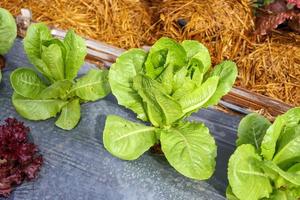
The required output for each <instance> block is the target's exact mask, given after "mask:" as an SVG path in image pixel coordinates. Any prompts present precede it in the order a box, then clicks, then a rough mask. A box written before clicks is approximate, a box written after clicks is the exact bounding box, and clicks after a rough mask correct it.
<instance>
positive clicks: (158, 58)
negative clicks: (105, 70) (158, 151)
mask: <svg viewBox="0 0 300 200" xmlns="http://www.w3.org/2000/svg"><path fill="white" fill-rule="evenodd" d="M236 76H237V68H236V65H235V63H233V62H231V61H224V62H222V63H220V64H219V65H217V66H215V68H214V69H212V68H211V58H210V55H209V52H208V50H207V48H206V47H205V46H204V45H202V44H201V43H199V42H197V41H190V40H186V41H183V42H182V43H181V44H179V43H177V42H175V41H173V40H171V39H169V38H161V39H160V40H158V41H157V42H156V43H155V44H154V45H153V46H152V48H151V49H150V51H149V52H148V53H146V52H145V51H144V50H142V49H131V50H129V51H127V52H125V53H123V54H122V55H121V56H120V57H119V58H118V59H117V61H116V63H114V64H113V65H112V66H111V68H110V70H109V82H110V86H111V90H112V93H113V94H114V96H115V97H116V98H117V100H118V103H119V104H120V105H122V106H125V107H126V108H128V109H131V110H132V111H133V112H135V113H136V114H137V117H138V118H139V119H141V120H143V121H145V122H150V123H151V125H150V126H148V125H144V124H141V123H136V122H131V121H128V120H125V119H122V118H121V117H118V116H114V115H113V116H108V117H107V119H106V124H105V128H104V133H103V142H104V146H105V148H106V149H107V150H108V151H109V152H110V153H111V154H113V155H114V156H116V157H119V158H121V159H124V160H134V159H137V158H138V157H140V156H141V155H142V154H143V153H144V152H145V151H147V150H148V149H149V148H150V147H151V146H153V145H154V144H158V143H160V144H161V148H162V151H163V152H164V154H165V156H166V158H167V160H168V161H169V163H170V164H171V165H172V166H173V167H174V168H175V169H176V170H177V171H178V172H180V173H181V174H183V175H185V176H187V177H190V178H193V179H208V178H209V177H210V176H211V175H212V173H213V172H214V168H215V157H216V149H217V148H216V145H215V140H214V138H213V137H212V136H211V135H210V133H209V130H208V128H207V127H206V126H205V125H204V124H203V123H199V122H188V121H186V120H185V118H187V117H188V116H190V115H191V114H192V113H193V112H196V111H198V110H199V109H201V108H205V107H208V106H210V105H214V104H217V103H218V101H219V100H220V98H221V97H222V96H223V95H225V94H226V93H227V92H229V90H230V89H231V87H232V85H233V83H234V81H235V79H236Z"/></svg>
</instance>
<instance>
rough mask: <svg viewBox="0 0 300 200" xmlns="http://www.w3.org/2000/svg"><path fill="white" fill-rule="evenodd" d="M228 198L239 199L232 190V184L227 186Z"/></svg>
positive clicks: (230, 199)
mask: <svg viewBox="0 0 300 200" xmlns="http://www.w3.org/2000/svg"><path fill="white" fill-rule="evenodd" d="M226 198H227V200H239V199H238V198H237V197H236V196H235V195H234V194H233V192H232V189H231V187H230V185H228V186H227V188H226Z"/></svg>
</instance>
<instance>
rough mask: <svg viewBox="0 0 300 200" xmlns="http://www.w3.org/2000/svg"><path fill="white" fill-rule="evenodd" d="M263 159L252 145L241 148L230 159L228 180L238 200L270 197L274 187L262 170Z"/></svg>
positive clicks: (256, 199)
mask: <svg viewBox="0 0 300 200" xmlns="http://www.w3.org/2000/svg"><path fill="white" fill-rule="evenodd" d="M260 163H261V157H260V156H259V155H258V154H257V153H256V151H255V148H254V147H253V146H252V145H250V144H243V145H241V146H239V147H238V148H237V149H236V150H235V152H234V153H233V154H232V156H231V157H230V159H229V163H228V180H229V184H230V186H231V188H232V192H233V194H234V195H235V196H236V197H237V198H238V199H243V200H258V199H261V198H264V197H269V195H270V193H271V192H272V185H271V183H270V180H269V178H268V177H267V176H266V175H265V174H264V171H263V170H262V169H261V168H260Z"/></svg>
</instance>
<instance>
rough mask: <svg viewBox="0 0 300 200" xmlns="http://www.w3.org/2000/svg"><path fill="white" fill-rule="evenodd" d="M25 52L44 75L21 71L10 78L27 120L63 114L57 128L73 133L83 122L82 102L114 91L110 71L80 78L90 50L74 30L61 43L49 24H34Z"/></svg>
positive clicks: (17, 105)
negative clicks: (79, 73)
mask: <svg viewBox="0 0 300 200" xmlns="http://www.w3.org/2000/svg"><path fill="white" fill-rule="evenodd" d="M24 49H25V52H26V54H27V56H28V59H29V60H30V62H31V63H32V64H33V65H34V66H35V68H36V70H37V71H38V72H40V74H38V73H37V72H36V71H35V70H33V69H31V68H18V69H16V70H15V71H13V72H12V74H11V76H10V81H11V85H12V87H13V89H14V94H13V97H12V102H13V105H14V107H15V108H16V110H17V112H18V113H19V114H20V115H22V116H23V117H24V118H27V119H30V120H45V119H48V118H51V117H55V116H56V115H57V114H58V113H59V112H61V114H60V116H59V118H58V119H57V121H56V123H55V124H56V126H58V127H60V128H62V129H65V130H71V129H73V128H74V127H75V126H76V125H77V123H78V122H79V120H80V103H84V102H88V101H96V100H98V99H101V98H103V97H105V96H106V95H107V94H108V93H109V92H110V87H109V83H108V71H107V70H100V69H91V70H90V71H89V72H88V73H87V74H86V75H84V76H82V77H80V78H76V77H77V73H78V71H79V69H80V67H81V66H82V65H83V63H84V58H85V56H86V54H87V49H86V44H85V41H84V40H83V39H82V38H80V37H79V36H77V35H76V34H75V33H74V31H72V30H71V31H68V33H67V35H66V37H65V38H64V40H63V41H61V40H59V39H56V38H53V37H52V36H51V34H50V30H49V29H48V27H47V26H46V25H44V24H42V23H38V24H33V25H31V26H30V27H29V28H28V30H27V34H26V37H25V39H24Z"/></svg>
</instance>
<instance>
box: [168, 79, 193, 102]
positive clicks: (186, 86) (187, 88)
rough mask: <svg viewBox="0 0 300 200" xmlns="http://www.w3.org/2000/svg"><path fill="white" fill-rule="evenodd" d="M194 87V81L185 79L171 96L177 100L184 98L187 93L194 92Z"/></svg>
mask: <svg viewBox="0 0 300 200" xmlns="http://www.w3.org/2000/svg"><path fill="white" fill-rule="evenodd" d="M196 87H197V86H196V85H195V83H194V81H192V80H190V79H186V81H185V82H184V83H182V85H181V87H180V88H178V89H177V90H176V91H175V92H174V93H173V94H172V97H173V98H174V99H176V100H177V101H178V100H180V99H182V98H185V96H186V95H187V94H191V93H192V92H194V90H195V88H196Z"/></svg>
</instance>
